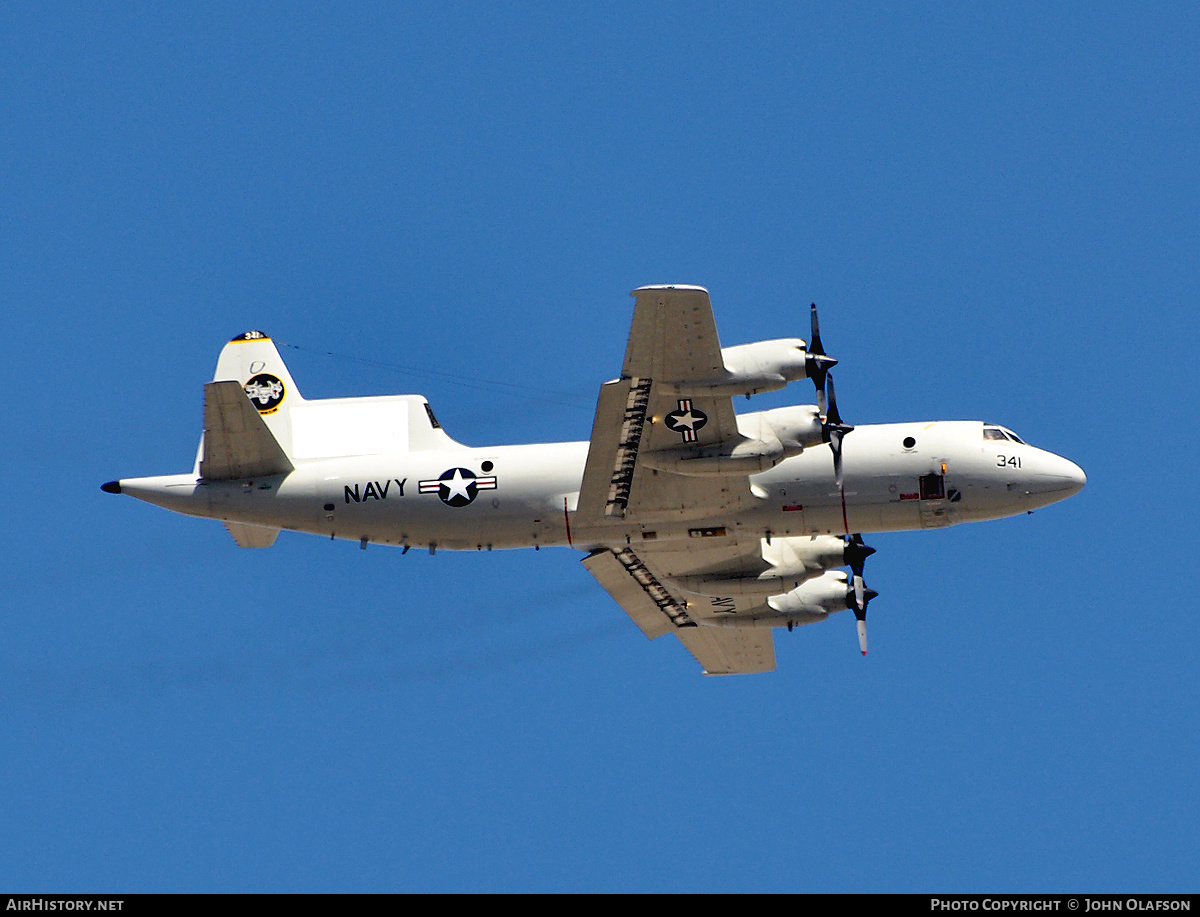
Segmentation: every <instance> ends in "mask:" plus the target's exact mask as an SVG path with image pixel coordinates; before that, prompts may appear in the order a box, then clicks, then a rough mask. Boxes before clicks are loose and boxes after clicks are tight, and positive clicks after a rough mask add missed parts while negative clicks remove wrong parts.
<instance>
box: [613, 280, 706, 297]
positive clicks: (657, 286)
mask: <svg viewBox="0 0 1200 917" xmlns="http://www.w3.org/2000/svg"><path fill="white" fill-rule="evenodd" d="M654 290H688V291H691V292H693V293H707V292H708V289H707V288H705V287H698V286H696V285H694V284H690V283H652V284H649V285H647V286H644V287H638V288H637V289H636V290H634V291H633V292H632V293H630V294H629V295H630V296H637V295H638V293H649V292H651V291H654Z"/></svg>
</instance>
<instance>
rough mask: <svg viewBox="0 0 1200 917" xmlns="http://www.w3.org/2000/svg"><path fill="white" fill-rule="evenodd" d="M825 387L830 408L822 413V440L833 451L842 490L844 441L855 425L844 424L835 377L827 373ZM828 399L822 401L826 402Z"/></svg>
mask: <svg viewBox="0 0 1200 917" xmlns="http://www.w3.org/2000/svg"><path fill="white" fill-rule="evenodd" d="M825 376H826V378H825V386H826V388H827V389H828V408H827V409H826V410H824V411H822V414H823V416H824V417H825V420H824V422H823V423H822V424H821V438H822V439H824V440H825V442H827V443H829V448H830V449H832V450H833V474H834V477H836V478H837V486H838V490H841V489H842V439H843V438H844V437H845V436H846V434H847V433H850V432H852V431H853V430H854V425H853V424H848V423H843V422H842V415H841V414H840V413H838V406H837V393H836V392H835V391H834V388H833V376H832V375H831V374H830V373H829V371H828V370H826V371H825ZM824 400H826V399H824V398H823V399H822V401H824Z"/></svg>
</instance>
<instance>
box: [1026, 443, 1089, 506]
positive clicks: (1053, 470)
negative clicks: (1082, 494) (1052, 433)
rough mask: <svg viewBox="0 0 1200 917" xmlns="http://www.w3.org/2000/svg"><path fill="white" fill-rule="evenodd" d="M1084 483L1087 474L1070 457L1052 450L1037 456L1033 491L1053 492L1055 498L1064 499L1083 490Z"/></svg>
mask: <svg viewBox="0 0 1200 917" xmlns="http://www.w3.org/2000/svg"><path fill="white" fill-rule="evenodd" d="M1085 484H1087V475H1086V474H1084V473H1083V469H1082V468H1080V467H1079V466H1078V465H1076V464H1075V463H1074V462H1072V461H1071V460H1070V459H1065V458H1063V457H1062V456H1061V455H1055V454H1054V453H1052V452H1043V453H1042V454H1041V455H1039V456H1038V461H1037V467H1036V468H1035V469H1034V473H1033V481H1032V487H1031V490H1032V492H1033V493H1038V494H1053V495H1054V496H1055V498H1057V499H1059V500H1065V499H1066V498H1067V497H1070V496H1072V495H1074V494H1077V493H1079V491H1081V490H1083V487H1084V485H1085Z"/></svg>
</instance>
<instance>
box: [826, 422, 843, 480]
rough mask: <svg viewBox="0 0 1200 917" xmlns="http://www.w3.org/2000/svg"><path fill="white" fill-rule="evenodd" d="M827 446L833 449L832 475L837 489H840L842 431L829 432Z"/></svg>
mask: <svg viewBox="0 0 1200 917" xmlns="http://www.w3.org/2000/svg"><path fill="white" fill-rule="evenodd" d="M829 447H830V448H831V449H832V450H833V477H834V480H836V481H837V488H838V490H841V489H842V483H843V478H842V431H841V430H837V429H835V430H832V431H830V434H829Z"/></svg>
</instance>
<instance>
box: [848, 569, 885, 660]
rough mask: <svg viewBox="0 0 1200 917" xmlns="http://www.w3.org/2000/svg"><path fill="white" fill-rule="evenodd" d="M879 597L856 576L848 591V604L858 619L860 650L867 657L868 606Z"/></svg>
mask: <svg viewBox="0 0 1200 917" xmlns="http://www.w3.org/2000/svg"><path fill="white" fill-rule="evenodd" d="M877 595H879V593H878V592H876V591H875V590H874V589H868V588H867V587H866V584H865V583H864V582H863V579H862V577H861V576H860V575H858V574H855V576H854V583H853V585H852V586H851V587H850V588H849V589H847V590H846V604H847V605H849V606H850V608H851V609H852V610H853V611H854V617H856V618H857V619H858V648H859V649H860V650H861V651H862V654H863V655H864V656H865V655H867V605H869V604H870V603H871V599H873V598H875V597H876V596H877Z"/></svg>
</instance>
